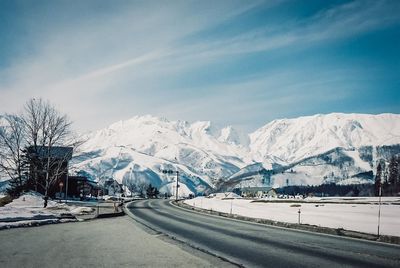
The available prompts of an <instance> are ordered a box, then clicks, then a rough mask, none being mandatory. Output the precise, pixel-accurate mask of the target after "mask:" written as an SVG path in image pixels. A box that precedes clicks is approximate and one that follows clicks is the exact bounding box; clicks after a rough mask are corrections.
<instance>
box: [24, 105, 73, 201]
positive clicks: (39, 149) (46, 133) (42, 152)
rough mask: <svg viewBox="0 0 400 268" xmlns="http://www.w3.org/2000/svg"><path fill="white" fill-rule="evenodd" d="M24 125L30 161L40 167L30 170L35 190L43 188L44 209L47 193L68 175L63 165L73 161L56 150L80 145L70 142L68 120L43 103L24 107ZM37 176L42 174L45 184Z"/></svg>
mask: <svg viewBox="0 0 400 268" xmlns="http://www.w3.org/2000/svg"><path fill="white" fill-rule="evenodd" d="M23 121H24V126H25V136H26V139H27V144H28V145H29V149H30V156H31V161H35V162H36V163H40V164H36V165H33V168H31V173H32V174H31V175H32V176H31V177H33V178H34V183H35V185H36V187H37V186H38V185H39V186H41V187H42V188H43V192H44V199H45V203H44V206H47V199H48V194H49V189H50V188H51V187H52V186H53V184H54V183H55V182H56V181H57V180H58V179H59V178H60V176H61V175H62V174H64V173H65V172H67V170H68V167H67V166H65V165H64V164H63V163H65V162H68V160H69V159H70V158H71V157H72V150H62V149H60V147H59V146H62V147H71V148H72V149H73V148H74V147H76V146H77V145H78V144H79V143H78V142H77V141H76V140H75V139H73V135H72V132H71V121H70V120H69V119H68V117H67V116H66V115H65V114H61V113H60V112H59V111H58V110H57V109H56V108H55V107H54V106H52V105H51V104H50V103H49V102H47V101H43V100H42V99H31V100H29V101H28V102H27V103H26V105H25V112H24V115H23ZM40 174H44V180H43V178H42V180H39V178H40Z"/></svg>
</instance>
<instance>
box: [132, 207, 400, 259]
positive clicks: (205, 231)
mask: <svg viewBox="0 0 400 268" xmlns="http://www.w3.org/2000/svg"><path fill="white" fill-rule="evenodd" d="M128 209H129V211H130V212H132V214H133V215H131V216H133V218H134V219H135V220H137V221H138V222H140V223H142V224H144V225H146V226H148V227H150V228H152V229H154V230H157V231H160V232H162V233H165V234H168V235H170V236H173V237H176V238H177V239H179V240H181V241H184V242H186V243H188V244H190V245H192V246H195V247H198V248H201V249H203V250H206V251H208V252H211V253H213V254H216V255H218V256H221V257H224V258H226V259H228V260H230V261H232V262H233V263H236V264H240V265H243V266H246V267H274V266H277V267H338V266H342V267H400V247H399V246H397V245H390V244H383V243H376V242H370V241H363V240H358V239H351V238H342V237H336V236H330V235H324V234H318V233H310V232H304V231H298V230H292V229H285V228H278V227H272V226H267V225H261V224H254V223H247V222H243V221H237V220H232V219H226V218H222V217H217V216H210V215H205V214H200V213H195V212H191V211H189V210H185V209H182V208H178V207H175V206H174V205H172V204H170V202H169V201H168V200H157V199H153V200H140V201H135V202H133V203H130V204H129V205H128Z"/></svg>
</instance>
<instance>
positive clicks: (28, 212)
mask: <svg viewBox="0 0 400 268" xmlns="http://www.w3.org/2000/svg"><path fill="white" fill-rule="evenodd" d="M92 211H93V208H89V207H78V206H73V205H65V204H62V203H57V202H54V201H51V200H49V201H48V206H47V208H43V196H42V195H40V194H38V193H34V192H30V193H26V194H24V195H22V196H20V197H19V198H17V199H14V200H13V202H11V203H9V204H7V205H5V206H4V207H0V229H1V228H4V227H5V226H10V227H16V226H26V225H34V224H40V223H43V222H51V223H58V222H65V221H74V220H76V219H71V218H70V219H68V218H62V215H63V214H70V215H81V214H84V213H90V212H92Z"/></svg>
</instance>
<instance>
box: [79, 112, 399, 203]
mask: <svg viewBox="0 0 400 268" xmlns="http://www.w3.org/2000/svg"><path fill="white" fill-rule="evenodd" d="M83 139H84V140H86V142H85V143H84V144H83V145H82V147H81V148H80V150H79V152H77V153H76V155H75V157H74V159H73V165H72V166H73V167H74V170H75V171H76V172H79V173H80V174H84V175H87V176H89V177H90V178H92V179H93V180H104V179H107V178H114V179H116V180H117V181H119V182H120V183H123V184H125V185H128V186H132V187H135V186H140V185H143V184H149V183H151V184H152V185H154V186H156V187H158V188H159V189H160V192H167V193H171V192H172V193H173V192H174V187H175V182H174V181H175V175H172V174H168V173H165V172H163V170H172V171H173V172H175V171H179V180H180V182H181V184H182V185H181V188H179V191H180V194H182V195H186V194H189V193H194V194H199V193H204V192H209V191H215V190H230V189H233V188H236V187H245V186H273V187H280V186H285V185H318V184H322V183H330V182H335V183H338V184H350V183H372V182H373V174H374V168H375V164H376V161H377V160H378V159H382V158H383V159H386V160H387V159H388V158H390V157H391V156H392V155H394V154H398V153H400V145H399V144H400V115H398V114H379V115H370V114H342V113H332V114H326V115H322V114H318V115H313V116H304V117H299V118H294V119H279V120H274V121H272V122H270V123H268V124H266V125H265V126H263V127H261V128H259V129H257V130H256V131H254V132H252V133H250V134H246V133H243V132H241V131H239V130H237V129H235V128H233V127H232V126H227V127H218V126H216V125H214V124H213V123H212V122H209V121H200V122H194V123H189V122H187V121H169V120H167V119H165V118H159V117H154V116H150V115H146V116H136V117H133V118H131V119H129V120H126V121H119V122H117V123H114V124H112V125H110V126H109V127H107V128H104V129H101V130H98V131H94V132H91V133H88V134H85V135H83ZM174 174H175V173H174Z"/></svg>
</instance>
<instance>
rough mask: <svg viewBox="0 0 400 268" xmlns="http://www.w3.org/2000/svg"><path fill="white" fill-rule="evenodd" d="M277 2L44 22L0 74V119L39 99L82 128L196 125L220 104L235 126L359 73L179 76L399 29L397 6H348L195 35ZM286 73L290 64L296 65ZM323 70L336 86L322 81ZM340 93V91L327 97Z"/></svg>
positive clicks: (177, 6)
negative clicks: (132, 123)
mask: <svg viewBox="0 0 400 268" xmlns="http://www.w3.org/2000/svg"><path fill="white" fill-rule="evenodd" d="M281 2H284V1H268V2H267V3H265V2H264V1H257V2H251V3H250V2H248V1H231V2H229V3H226V2H225V1H217V2H216V3H212V4H210V2H195V1H176V2H172V3H170V4H168V5H167V4H165V3H164V2H162V1H161V2H139V3H136V2H131V3H130V4H128V5H127V6H126V7H124V8H117V9H113V10H110V11H109V12H103V13H101V14H96V13H93V14H91V15H90V17H81V18H79V20H77V22H74V20H72V19H71V20H70V21H68V22H63V23H62V25H57V24H55V25H52V24H51V21H48V22H46V21H45V22H46V23H44V22H43V25H44V26H43V29H41V30H42V33H41V34H40V35H37V36H36V35H35V34H32V38H31V40H30V42H31V43H32V49H33V50H32V52H31V53H25V54H24V56H23V57H16V58H15V59H14V60H13V61H12V62H11V65H10V66H8V67H7V68H3V69H0V104H1V105H0V113H1V112H4V111H10V110H15V109H16V108H15V107H20V106H21V105H22V103H23V102H24V101H25V100H26V98H29V97H33V96H43V97H44V98H49V99H51V100H52V101H53V102H55V103H56V104H57V105H59V106H60V108H61V109H62V110H64V111H65V112H67V113H69V114H70V115H71V116H72V118H73V119H74V120H75V121H76V122H77V123H78V126H79V128H81V129H91V128H92V129H93V128H97V127H99V126H104V125H105V124H106V123H109V122H112V121H113V120H117V119H118V118H121V117H129V116H130V115H131V114H135V113H153V112H154V113H159V114H161V113H164V114H166V115H167V116H168V115H169V114H170V115H171V116H173V117H175V118H176V117H177V116H178V114H179V113H181V112H182V111H185V112H184V115H185V118H186V117H189V118H187V119H195V118H199V119H201V117H202V115H203V116H204V115H212V114H215V111H216V110H218V107H221V106H224V105H228V106H229V107H235V106H237V107H239V108H232V109H230V110H229V112H225V113H222V114H221V116H220V117H221V119H220V120H221V121H222V120H223V118H225V119H226V118H227V117H228V116H229V113H231V114H235V115H232V116H234V117H236V118H243V120H244V118H249V117H250V113H251V107H257V108H258V109H261V108H262V107H275V108H276V109H278V108H279V106H280V105H282V104H283V103H286V104H290V103H291V102H294V101H296V100H302V102H303V103H306V102H307V100H311V101H312V99H313V98H312V95H310V90H309V88H313V89H315V90H316V91H317V88H319V89H320V91H319V93H318V94H321V95H324V94H325V96H326V94H327V92H329V91H330V90H331V87H332V86H333V85H337V84H338V83H341V85H342V86H343V84H344V83H345V82H344V81H347V82H349V80H346V79H348V78H349V77H351V72H352V71H356V72H357V71H358V70H356V69H354V68H352V67H349V68H348V69H346V70H345V71H344V70H342V71H339V72H338V71H337V70H336V68H337V67H336V66H330V67H328V69H327V70H321V72H320V73H318V74H317V75H316V76H317V77H318V78H317V77H316V78H312V79H311V80H309V79H305V77H306V76H307V74H308V73H310V72H308V71H307V70H304V72H303V71H300V72H299V71H296V70H293V68H296V67H287V65H285V66H282V67H281V66H275V67H274V69H273V71H271V70H270V69H271V68H272V67H271V68H269V69H268V71H265V70H263V69H260V70H256V71H255V72H256V74H254V75H248V74H245V73H243V74H240V75H238V76H229V74H227V75H226V77H222V78H221V79H219V80H218V82H215V81H211V80H210V81H203V82H202V87H199V86H193V85H185V83H184V82H183V81H185V79H188V78H187V74H191V75H193V76H196V75H197V76H200V74H204V73H207V72H217V71H219V70H218V68H219V67H218V66H221V65H223V64H224V62H228V61H229V62H233V64H236V65H235V68H236V69H237V71H235V73H239V70H240V68H241V64H242V62H241V57H245V56H247V55H252V54H254V53H261V52H262V53H271V54H274V53H276V51H278V50H280V52H279V53H282V52H281V51H282V50H287V51H292V50H301V49H303V50H306V49H307V48H309V47H313V46H316V45H321V44H324V43H329V42H331V41H335V42H337V41H338V40H341V39H345V38H348V37H351V36H356V35H359V34H362V33H366V32H369V31H374V30H377V29H381V28H385V27H387V26H391V25H398V24H399V22H400V17H398V15H397V14H398V12H399V11H400V8H399V4H398V3H396V2H394V3H393V2H388V1H352V2H348V3H346V4H343V5H333V6H328V7H326V8H322V9H320V10H319V11H318V12H316V13H315V14H314V15H311V16H304V17H301V18H299V17H296V18H292V17H290V16H289V17H288V20H287V21H286V22H285V23H281V24H273V23H266V24H262V23H260V24H259V25H257V26H255V27H252V29H250V30H247V29H246V30H242V31H235V32H233V33H231V34H223V35H218V34H215V35H214V36H213V37H212V38H202V34H203V33H204V32H207V31H212V30H214V29H215V28H216V27H217V26H220V25H223V24H224V23H230V22H232V21H234V22H236V23H237V22H238V21H240V20H241V19H243V17H245V18H250V19H251V15H252V13H254V12H257V10H259V9H260V8H263V9H264V10H265V12H266V14H268V10H269V9H273V8H279V4H280V3H281ZM266 16H267V15H266ZM36 19H37V18H36ZM27 20H28V19H27ZM34 22H35V20H34V19H32V21H29V20H28V21H24V23H25V24H26V25H25V27H26V30H27V31H28V32H34V31H37V28H36V26H32V25H34ZM188 37H190V38H188ZM293 66H299V64H298V63H297V62H296V59H294V64H293ZM228 67H229V68H232V67H231V66H228ZM229 68H227V69H229ZM282 68H286V69H285V70H282ZM304 68H310V66H308V65H304ZM332 72H333V73H334V75H336V77H340V79H335V78H332V76H329V75H327V74H332ZM281 80H283V81H285V83H281V82H280V81H281ZM337 80H339V82H338V81H337ZM207 83H208V84H207ZM307 88H308V89H307ZM278 89H279V91H280V92H276V91H277V90H278ZM249 93H250V94H249ZM288 94H289V95H288ZM346 94H347V93H345V90H343V91H342V95H340V94H336V95H335V94H332V98H334V97H335V96H336V97H337V96H343V97H346V96H347V95H346ZM177 96H179V98H178V97H177ZM237 96H239V101H238V100H237ZM314 96H316V95H315V94H314ZM166 98H168V103H166V101H165V99H166ZM240 99H241V100H243V99H246V103H243V102H242V103H241V101H240ZM327 99H329V98H327ZM4 100H7V101H4ZM331 100H332V101H333V99H331ZM183 103H186V106H185V107H184V108H183V109H182V107H183V106H184V105H183ZM205 103H206V104H207V105H204V104H205ZM82 107H84V108H82ZM105 107H107V108H105ZM202 107H207V108H206V109H202ZM240 107H241V108H240ZM205 110H207V111H205ZM126 114H129V115H126ZM265 114H266V113H263V115H264V116H265ZM185 118H183V119H185ZM203 119H204V118H203ZM237 123H238V124H239V122H237ZM250 124H251V123H250Z"/></svg>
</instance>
